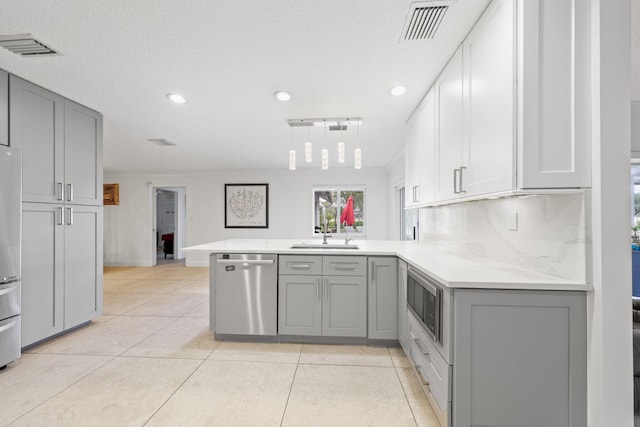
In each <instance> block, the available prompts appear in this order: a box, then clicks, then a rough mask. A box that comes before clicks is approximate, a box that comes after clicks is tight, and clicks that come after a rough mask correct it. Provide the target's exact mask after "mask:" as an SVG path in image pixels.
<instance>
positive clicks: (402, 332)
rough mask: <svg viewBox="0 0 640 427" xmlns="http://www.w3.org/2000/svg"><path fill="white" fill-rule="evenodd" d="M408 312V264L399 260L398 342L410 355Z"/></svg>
mask: <svg viewBox="0 0 640 427" xmlns="http://www.w3.org/2000/svg"><path fill="white" fill-rule="evenodd" d="M408 315H409V313H408V311H407V263H406V262H404V261H402V260H398V341H400V345H401V346H402V349H403V350H404V352H405V353H406V354H409V348H410V347H409V346H410V343H411V338H410V337H409V322H408V321H409V319H408Z"/></svg>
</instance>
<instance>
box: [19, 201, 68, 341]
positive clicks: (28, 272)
mask: <svg viewBox="0 0 640 427" xmlns="http://www.w3.org/2000/svg"><path fill="white" fill-rule="evenodd" d="M62 209H63V208H62V206H59V205H58V206H56V205H47V204H41V203H24V204H23V205H22V225H23V227H22V346H28V345H30V344H33V343H35V342H37V341H40V340H42V339H45V338H48V337H50V336H51V335H54V334H56V333H59V332H62V330H63V320H64V311H63V310H64V306H63V304H64V299H63V295H64V294H63V291H64V289H63V281H64V260H63V253H64V241H63V230H64V225H63V210H62Z"/></svg>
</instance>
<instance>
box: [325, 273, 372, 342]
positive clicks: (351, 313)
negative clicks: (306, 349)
mask: <svg viewBox="0 0 640 427" xmlns="http://www.w3.org/2000/svg"><path fill="white" fill-rule="evenodd" d="M323 282H324V283H323V293H324V295H323V299H324V301H323V306H322V335H325V336H334V337H366V336H367V282H366V278H365V277H359V276H324V278H323Z"/></svg>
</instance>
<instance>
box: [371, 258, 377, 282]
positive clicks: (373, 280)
mask: <svg viewBox="0 0 640 427" xmlns="http://www.w3.org/2000/svg"><path fill="white" fill-rule="evenodd" d="M370 267H371V281H372V282H375V281H376V263H375V261H371V264H370Z"/></svg>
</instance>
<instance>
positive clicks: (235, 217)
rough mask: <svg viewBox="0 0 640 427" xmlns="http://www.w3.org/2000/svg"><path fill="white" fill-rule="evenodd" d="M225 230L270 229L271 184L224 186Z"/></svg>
mask: <svg viewBox="0 0 640 427" xmlns="http://www.w3.org/2000/svg"><path fill="white" fill-rule="evenodd" d="M224 200H225V205H224V227H225V228H269V184H225V185H224Z"/></svg>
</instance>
